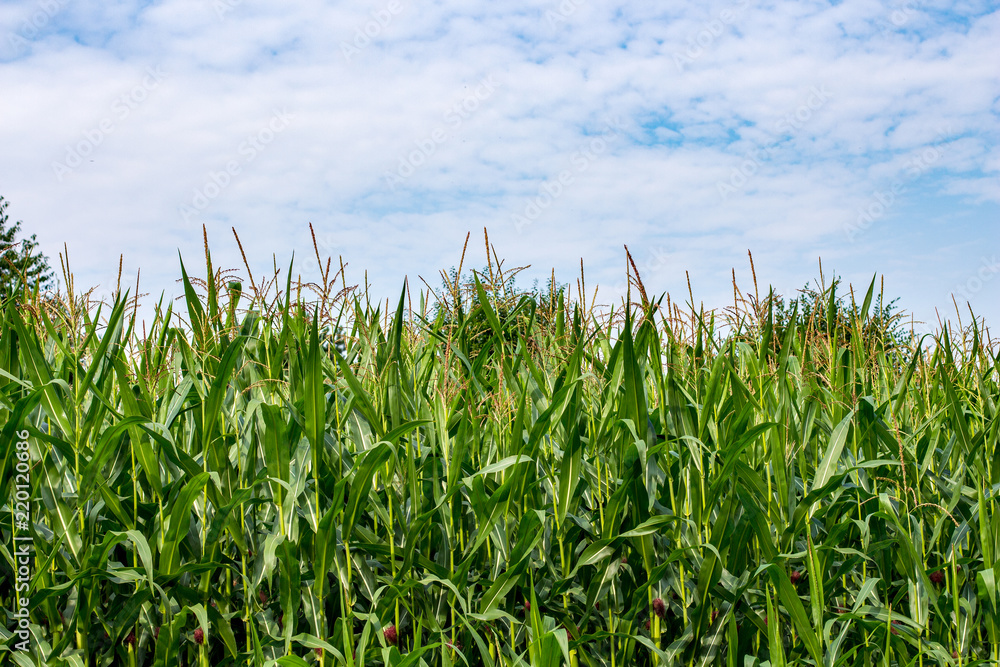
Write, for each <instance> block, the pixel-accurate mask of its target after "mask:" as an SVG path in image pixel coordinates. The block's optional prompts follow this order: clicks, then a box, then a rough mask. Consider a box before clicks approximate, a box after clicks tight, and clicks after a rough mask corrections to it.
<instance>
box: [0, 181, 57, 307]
mask: <svg viewBox="0 0 1000 667" xmlns="http://www.w3.org/2000/svg"><path fill="white" fill-rule="evenodd" d="M9 204H10V202H8V201H6V200H5V199H4V198H3V197H0V301H5V300H6V299H7V298H8V297H9V296H11V295H13V294H16V293H18V286H19V285H25V284H26V285H27V286H28V288H29V289H32V290H34V289H35V287H38V288H39V289H46V288H48V287H49V286H50V285H51V281H52V278H53V273H52V269H51V267H49V260H48V258H46V257H45V255H43V254H42V253H40V252H38V251H37V248H38V242H37V241H36V240H35V235H34V234H32V235H31V236H29V237H26V238H21V239H20V240H19V239H18V237H19V236H20V235H21V221H20V220H18V221H17V222H15V223H14V224H12V225H11V224H9V222H8V218H7V206H8V205H9Z"/></svg>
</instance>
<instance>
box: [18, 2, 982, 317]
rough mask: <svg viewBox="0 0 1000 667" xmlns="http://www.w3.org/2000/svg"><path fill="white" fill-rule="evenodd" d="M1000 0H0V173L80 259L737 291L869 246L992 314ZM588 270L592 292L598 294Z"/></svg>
mask: <svg viewBox="0 0 1000 667" xmlns="http://www.w3.org/2000/svg"><path fill="white" fill-rule="evenodd" d="M998 63H1000V4H998V3H997V2H985V1H980V0H958V1H957V2H956V1H954V0H948V1H947V2H944V1H939V0H901V1H898V2H897V1H896V0H842V1H840V2H821V1H817V0H812V1H810V0H794V1H787V2H784V1H770V2H767V1H766V2H760V1H758V0H726V1H723V2H715V1H710V2H705V3H701V2H698V3H695V2H684V3H681V2H664V3H653V2H639V1H634V2H631V1H618V2H611V1H605V0H562V1H561V2H560V1H559V0H510V1H508V2H485V1H481V0H437V1H426V2H415V1H413V0H370V1H363V2H351V3H347V2H330V1H327V2H321V1H318V0H288V1H286V2H281V3H275V2H262V1H261V0H160V1H158V2H136V1H128V0H123V1H119V2H114V3H108V2H104V1H101V2H98V1H97V0H5V1H4V2H3V3H2V4H0V91H2V94H0V146H2V148H3V152H2V156H0V195H2V196H4V197H5V198H6V199H7V200H8V201H9V202H10V208H9V210H8V214H9V215H10V217H11V218H12V219H14V220H23V221H24V226H25V228H26V229H27V230H28V231H30V232H34V233H36V234H37V236H38V240H39V242H40V244H41V247H42V249H43V251H45V252H46V253H47V254H48V255H49V256H50V257H52V258H55V257H56V256H57V255H58V253H59V252H60V251H61V250H62V248H63V244H64V243H65V244H66V245H67V247H68V248H69V254H70V260H71V262H72V268H73V270H74V273H75V275H76V280H77V285H78V286H83V285H86V286H93V285H101V286H102V287H103V288H108V287H111V288H113V286H114V283H115V280H116V276H117V269H118V262H119V256H120V255H124V272H125V275H126V276H131V280H133V281H134V278H135V273H136V271H137V270H138V269H139V268H140V267H141V272H142V273H141V275H142V285H141V288H142V291H143V292H149V293H152V294H153V296H152V297H150V299H152V298H153V297H155V296H156V295H159V293H160V292H161V291H165V292H166V293H167V294H168V295H171V294H178V293H179V291H178V288H177V286H176V284H175V282H174V281H175V279H176V278H177V277H178V275H179V262H178V251H179V252H180V253H181V255H182V256H183V257H184V259H185V262H186V264H187V265H188V266H191V267H192V268H194V265H197V264H198V262H199V261H200V258H201V228H202V225H205V226H206V227H207V230H208V235H209V240H210V243H211V246H212V251H213V258H214V259H215V260H216V262H217V263H220V264H223V265H226V266H234V267H236V266H240V267H241V266H242V260H241V259H240V257H239V251H238V248H237V247H236V244H235V241H234V239H233V235H232V232H231V231H230V228H231V227H235V228H236V229H237V231H238V232H239V234H240V236H241V238H242V240H243V244H244V248H245V250H246V253H247V256H248V259H249V261H250V263H251V265H252V266H253V267H254V269H255V270H258V269H259V270H264V269H265V268H270V267H271V266H272V262H273V260H272V257H274V258H276V261H277V263H278V264H279V265H287V263H288V261H289V259H290V258H291V257H292V253H293V252H294V253H295V257H296V261H297V265H298V267H299V270H301V271H302V272H303V273H304V274H305V275H309V272H314V271H315V269H314V266H315V260H314V259H313V258H312V257H313V253H312V246H311V241H310V237H309V228H308V224H309V223H310V222H311V223H313V225H314V226H315V227H316V230H317V238H318V241H319V245H320V249H321V251H322V252H323V253H324V254H330V255H333V256H334V257H337V256H338V255H339V256H342V257H343V258H344V261H345V262H347V263H348V264H349V267H348V281H349V282H350V283H356V282H363V280H364V277H365V272H366V271H367V276H368V280H369V281H370V282H371V283H372V284H373V285H374V290H375V293H376V294H379V295H382V296H389V295H392V296H393V298H394V299H395V295H398V294H399V290H400V288H401V286H402V283H403V279H404V277H406V276H409V278H410V280H411V285H414V286H422V283H420V281H419V279H418V278H417V276H423V277H424V278H426V279H427V280H428V282H430V283H431V285H433V286H434V287H437V286H438V285H439V279H437V278H436V275H437V271H438V270H439V269H441V268H448V267H450V266H454V265H456V264H457V263H458V259H459V257H460V255H461V250H462V244H463V241H464V239H465V236H466V233H467V232H470V231H471V232H472V238H473V243H472V244H470V248H471V249H470V256H469V260H467V264H466V266H467V267H471V268H479V267H481V266H483V265H484V264H485V255H484V253H483V250H482V245H483V244H482V229H483V227H487V228H488V230H489V234H490V240H491V242H492V243H493V244H494V245H495V246H496V249H497V252H498V254H499V255H500V256H501V257H503V258H506V261H507V263H508V264H507V265H508V266H513V265H518V266H520V265H527V264H530V265H531V268H530V269H528V270H527V271H525V273H523V274H522V277H523V278H524V279H523V280H522V281H521V283H522V284H524V285H525V286H530V283H531V279H532V278H541V277H544V276H547V275H549V273H550V271H551V270H553V269H554V270H555V272H556V277H557V279H560V280H562V281H564V282H573V281H574V280H575V276H577V275H578V273H579V265H580V260H581V258H582V259H583V261H584V264H585V267H586V274H587V282H588V285H594V284H598V283H599V284H601V285H602V286H603V287H604V289H606V290H607V291H606V292H605V291H602V294H603V295H605V296H606V298H608V300H609V301H610V298H611V296H613V293H614V292H615V291H616V290H620V289H621V288H622V286H623V285H624V280H625V259H624V250H623V245H626V244H627V245H628V246H629V248H630V249H631V250H632V253H633V256H634V257H635V259H636V262H637V264H638V266H639V269H640V272H641V274H642V276H643V280H644V282H645V284H646V286H647V288H648V290H649V291H651V292H654V291H655V292H663V291H668V290H669V291H670V292H671V293H672V294H673V295H676V296H678V297H682V296H683V295H685V294H686V292H687V287H686V283H685V271H689V272H690V276H691V281H692V286H693V289H694V293H695V298H696V300H699V301H701V300H703V301H704V302H705V303H706V305H711V306H725V305H727V304H728V303H729V302H730V300H731V294H732V287H731V273H730V272H731V270H732V269H733V268H735V270H736V275H737V278H738V280H739V281H740V282H741V283H742V284H743V285H744V286H746V285H748V284H749V283H750V271H749V264H748V262H747V251H748V250H750V251H751V252H752V253H753V256H754V259H755V263H756V269H757V276H758V279H759V281H760V283H762V284H768V283H769V284H772V285H774V286H775V288H776V289H777V290H778V291H779V292H782V293H785V294H794V292H795V290H796V289H797V288H799V287H801V286H802V285H803V284H804V283H806V282H808V281H811V280H813V279H815V278H818V276H819V269H818V260H819V259H820V258H822V262H823V268H824V271H825V272H826V274H827V275H829V274H830V273H831V272H833V271H836V272H837V273H838V274H840V275H842V276H843V277H844V278H845V279H846V280H848V281H851V282H853V283H854V284H855V285H856V286H860V289H862V290H863V289H864V288H865V287H867V285H868V283H869V281H870V280H871V278H872V276H874V275H876V274H878V275H879V276H883V275H884V280H885V291H886V293H887V294H888V295H891V296H899V297H901V301H900V303H901V305H902V306H903V308H905V309H906V310H908V311H911V312H912V313H914V315H915V316H916V317H917V318H918V319H923V320H934V319H935V315H934V312H935V308H939V309H941V311H942V312H943V313H947V312H951V313H953V312H954V308H953V306H952V295H953V294H954V295H955V297H956V299H957V300H958V301H959V303H963V304H964V302H965V301H969V302H971V304H972V307H973V309H974V310H975V312H976V313H977V314H980V315H984V316H986V318H987V320H988V321H989V322H996V321H997V319H998V317H1000V300H998V299H997V296H998V294H1000V247H998V246H1000V234H998V221H1000V151H998V150H997V145H998V138H1000V123H998V120H1000V65H998ZM599 301H601V300H600V299H599Z"/></svg>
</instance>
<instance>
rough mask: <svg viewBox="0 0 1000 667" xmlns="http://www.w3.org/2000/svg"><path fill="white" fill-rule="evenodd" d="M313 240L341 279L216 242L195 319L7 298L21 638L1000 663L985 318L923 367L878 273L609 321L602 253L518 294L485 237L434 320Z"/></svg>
mask: <svg viewBox="0 0 1000 667" xmlns="http://www.w3.org/2000/svg"><path fill="white" fill-rule="evenodd" d="M237 241H238V237H237ZM487 248H489V245H488V241H487ZM493 258H494V259H495V258H496V255H495V253H494V254H493ZM316 260H317V262H319V273H320V275H321V278H320V280H319V281H318V282H316V283H303V282H302V281H301V280H295V279H293V275H294V270H295V269H294V264H292V265H291V266H289V267H288V269H287V270H285V269H282V270H279V269H277V268H276V269H275V271H274V274H273V276H272V277H271V278H269V279H268V280H264V281H262V282H258V280H257V278H255V277H254V275H253V274H252V273H251V272H250V269H249V267H248V266H247V267H245V268H246V276H245V277H244V278H242V279H237V277H236V276H235V274H234V273H233V272H227V271H220V270H218V269H217V268H216V267H214V266H213V263H212V260H211V254H210V252H209V250H208V245H207V241H206V249H205V270H204V277H201V276H198V277H195V276H192V275H189V273H188V270H187V267H186V266H185V265H184V264H183V262H181V264H180V274H181V283H182V285H183V287H184V297H183V300H182V302H181V303H180V304H178V307H177V311H179V312H175V309H174V305H173V304H166V305H165V304H164V303H163V302H162V300H161V302H160V304H159V305H158V306H157V307H156V308H155V309H154V315H153V316H152V318H151V319H150V318H147V319H146V320H142V319H140V318H139V316H138V309H137V305H138V304H137V300H138V297H139V295H138V294H136V293H130V292H129V291H128V290H120V294H119V296H118V298H117V299H116V300H115V301H114V303H110V304H104V305H103V306H100V307H97V308H94V307H92V304H89V303H88V302H87V301H86V299H85V298H84V297H82V296H80V295H74V294H72V292H71V293H70V294H67V295H63V296H59V295H56V296H51V295H50V296H49V297H44V295H38V294H35V295H33V296H31V298H25V299H21V300H19V301H17V302H14V301H13V300H11V301H8V302H6V303H5V304H4V307H3V311H2V319H0V417H2V424H3V427H2V431H0V436H2V438H0V455H2V458H0V461H2V468H0V470H2V477H0V492H2V496H0V497H2V500H0V503H2V509H0V538H2V539H0V554H2V556H3V558H2V559H0V573H2V579H0V601H2V609H3V611H2V612H0V613H2V615H4V616H5V623H4V629H3V630H0V633H2V635H0V648H2V649H3V652H2V653H0V656H2V657H0V660H2V661H4V662H6V663H9V664H15V665H75V666H81V665H83V666H88V667H89V666H90V665H94V666H97V665H119V664H120V665H129V666H130V667H134V666H137V665H156V666H164V667H166V666H168V665H199V666H205V665H258V666H261V667H263V666H269V665H303V664H305V665H324V666H325V665H348V666H350V667H355V666H362V665H393V666H400V667H402V666H410V665H412V666H417V665H427V666H438V665H440V666H441V667H448V666H451V665H486V666H489V667H494V666H501V665H502V666H520V665H532V666H538V667H549V666H552V667H554V666H556V665H572V666H573V667H577V666H579V665H588V666H602V667H626V666H631V665H690V666H694V665H698V666H701V665H714V664H726V665H730V666H735V665H765V664H769V665H824V666H825V667H836V666H838V665H866V666H867V665H872V666H874V665H924V664H927V665H931V664H933V665H976V664H997V663H998V661H1000V607H998V605H1000V602H998V592H997V569H998V566H1000V508H998V507H997V505H996V496H997V488H998V487H997V484H998V481H1000V479H998V478H1000V461H998V459H997V457H998V456H1000V449H998V428H1000V426H998V424H1000V421H998V418H997V403H998V401H1000V390H998V375H997V360H998V356H997V355H998V351H997V347H996V345H995V343H994V342H993V341H992V340H991V339H990V337H989V334H988V330H987V329H986V328H985V327H984V326H983V325H982V324H981V323H980V322H979V321H976V320H974V321H973V322H972V324H971V325H969V326H968V327H965V328H960V329H952V328H949V327H945V328H943V329H942V330H941V331H940V332H939V333H938V334H937V335H935V336H933V337H926V338H924V339H916V338H914V339H913V341H912V344H911V346H910V349H909V351H908V353H907V354H906V355H903V356H901V355H900V354H898V349H897V345H898V341H894V342H893V343H892V345H891V346H890V345H887V343H886V338H885V337H884V336H878V335H871V333H870V332H871V331H873V330H874V329H873V327H874V328H875V329H877V327H878V325H879V322H878V321H877V320H878V318H880V317H881V316H882V309H881V308H876V309H875V312H874V313H872V312H870V311H871V309H872V308H871V307H872V304H873V303H875V304H881V303H882V299H881V295H880V294H879V295H876V294H875V282H874V281H873V282H872V284H871V285H870V286H869V287H868V289H867V292H866V294H865V295H864V297H863V298H861V299H859V301H860V303H857V302H855V301H854V299H853V297H852V299H851V302H850V305H845V302H844V301H843V300H841V299H838V298H836V296H835V294H834V291H835V290H836V283H835V284H834V286H833V287H831V288H830V291H829V294H827V293H825V292H824V293H823V294H821V296H822V297H823V298H820V299H812V300H811V301H810V303H811V304H812V305H811V307H812V308H813V312H809V313H807V314H806V316H805V317H799V315H800V314H799V313H797V312H793V313H791V315H789V314H788V313H787V312H786V311H784V310H781V309H780V308H778V304H779V303H781V302H779V301H778V300H777V298H776V297H774V296H773V295H768V296H765V297H763V298H762V297H761V296H760V295H759V294H757V293H756V289H755V293H754V295H753V296H746V297H744V296H743V295H742V293H740V292H739V291H738V290H737V289H736V288H735V286H734V290H735V293H736V298H735V301H734V305H733V307H732V308H730V309H728V310H726V311H718V312H706V311H704V310H703V309H701V308H696V306H695V302H694V298H693V295H690V300H689V301H688V302H687V305H686V306H681V305H679V304H677V303H676V302H674V301H673V300H671V299H670V298H669V297H667V296H666V295H664V296H663V297H660V298H651V297H649V296H648V295H647V293H646V291H645V287H644V286H643V285H642V282H641V280H640V279H639V276H638V274H637V273H635V272H634V271H633V272H632V274H631V275H630V284H631V285H632V286H633V288H634V291H633V292H630V297H629V298H627V299H625V300H624V301H623V302H622V303H621V304H619V305H617V306H615V307H609V308H607V309H605V310H601V309H597V308H595V307H594V306H593V300H592V299H591V300H590V301H589V302H588V299H587V296H586V295H587V293H586V291H585V289H584V285H583V276H582V275H581V277H580V281H579V283H578V289H577V291H576V293H575V294H576V297H575V298H574V297H573V296H572V294H571V293H570V292H568V291H567V292H565V293H561V294H560V295H559V296H558V299H556V297H554V296H553V297H552V299H553V300H552V301H551V302H550V303H545V304H540V303H539V300H538V299H537V298H535V297H533V296H532V295H531V294H522V295H517V294H513V295H512V294H511V293H510V292H509V291H507V290H504V291H502V293H501V290H499V289H498V288H497V285H507V284H508V283H507V281H506V279H505V276H504V273H503V269H502V265H499V262H496V261H493V259H491V258H490V255H489V253H488V255H487V261H488V268H489V269H490V271H492V270H495V271H496V272H497V273H498V274H499V276H496V275H486V274H484V275H480V274H478V273H476V274H474V275H473V277H472V279H471V281H469V282H468V284H466V285H462V286H461V287H462V288H463V289H455V290H454V292H453V294H452V296H451V298H452V299H453V300H452V301H451V302H450V303H449V304H448V306H449V307H446V308H442V307H437V308H435V307H434V297H433V295H432V293H431V292H429V291H428V292H417V293H413V292H411V290H410V289H409V288H408V287H404V289H403V290H402V291H401V294H400V297H399V300H398V301H397V302H396V303H395V304H389V303H385V302H382V303H376V304H372V303H371V302H370V301H369V299H368V295H367V294H366V293H364V292H363V291H362V292H359V291H358V290H357V289H356V288H355V287H353V286H348V285H347V282H346V278H345V276H344V271H343V268H344V267H343V265H341V266H340V267H339V268H340V270H339V271H337V272H332V270H331V262H330V261H329V260H327V261H326V262H323V261H322V260H321V258H320V257H319V253H318V252H317V257H316ZM67 268H68V267H67ZM633 269H634V266H633ZM460 272H461V269H460V268H459V271H458V272H457V273H456V275H460ZM488 273H489V271H488ZM338 281H339V283H338ZM66 282H67V284H71V283H70V281H69V280H68V276H67V281H66ZM248 283H249V284H248ZM553 284H555V283H554V280H553ZM824 289H825V288H824ZM633 293H635V294H638V296H637V297H636V298H635V299H633V298H631V295H632V294H633ZM130 294H131V295H130ZM852 294H853V292H852ZM414 300H415V301H416V304H414V303H413V301H414ZM498 304H500V305H502V307H500V306H499V305H498ZM798 305H799V304H796V305H793V306H792V308H793V310H795V309H796V308H797V307H798ZM540 309H544V316H539V312H540ZM776 311H777V312H778V314H779V315H780V317H777V318H776ZM824 322H825V323H828V324H827V325H826V326H823V325H822V323H824ZM817 323H820V324H817ZM779 325H780V326H779ZM901 360H902V361H901ZM21 442H24V443H27V444H26V445H23V446H21V445H19V444H18V443H21ZM21 463H24V465H21V466H20V468H19V467H18V466H19V464H21ZM19 470H20V471H23V470H28V471H29V472H27V473H19ZM18 474H23V475H24V476H23V477H20V478H19V477H18ZM25 479H27V480H30V483H29V484H28V486H29V487H30V488H28V489H27V491H26V492H27V495H28V497H29V498H30V502H29V503H28V508H29V509H28V514H29V516H28V519H27V521H26V522H25V523H21V520H20V518H19V517H18V515H19V513H20V511H21V508H20V506H19V505H18V504H17V503H18V502H19V498H23V497H24V494H22V495H21V496H18V490H19V489H21V488H22V487H23V486H24V484H25V482H24V480H25ZM19 485H20V486H19ZM16 538H17V539H16ZM21 538H25V539H24V540H22V541H17V540H18V539H21ZM21 543H30V545H31V559H30V568H29V570H30V577H29V578H28V580H27V581H26V582H25V585H24V587H23V590H22V587H21V583H20V581H21V580H20V579H19V576H20V575H19V574H18V573H19V567H20V566H19V563H20V561H19V560H18V553H17V552H16V546H15V545H17V544H21ZM24 602H26V604H23V603H24ZM25 616H26V617H27V620H26V621H25V622H24V624H23V625H26V626H27V628H28V634H29V636H30V639H29V641H27V643H24V640H23V636H22V635H19V634H18V633H17V631H16V630H18V629H19V628H20V627H21V625H19V623H20V619H22V618H24V617H25Z"/></svg>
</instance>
